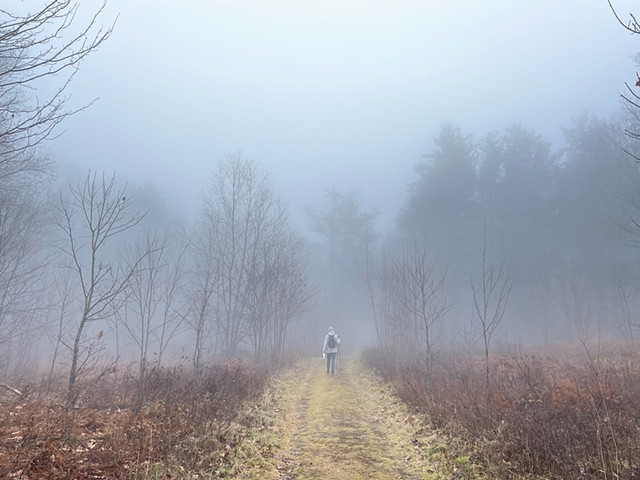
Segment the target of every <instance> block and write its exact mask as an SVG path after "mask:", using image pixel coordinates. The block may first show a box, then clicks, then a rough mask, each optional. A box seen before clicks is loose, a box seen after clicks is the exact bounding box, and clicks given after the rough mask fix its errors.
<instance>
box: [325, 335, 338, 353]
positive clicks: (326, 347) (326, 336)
mask: <svg viewBox="0 0 640 480" xmlns="http://www.w3.org/2000/svg"><path fill="white" fill-rule="evenodd" d="M330 333H333V335H334V336H335V337H336V346H335V347H334V348H329V346H328V345H327V342H328V341H329V335H330ZM338 345H340V337H338V334H337V333H335V332H334V331H331V332H329V333H327V334H326V335H325V336H324V344H323V345H322V353H338Z"/></svg>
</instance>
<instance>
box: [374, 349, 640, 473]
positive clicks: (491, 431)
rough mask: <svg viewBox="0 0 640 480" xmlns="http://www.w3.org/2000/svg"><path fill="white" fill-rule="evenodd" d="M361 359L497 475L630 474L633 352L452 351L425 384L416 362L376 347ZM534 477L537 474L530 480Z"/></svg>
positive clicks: (638, 451)
mask: <svg viewBox="0 0 640 480" xmlns="http://www.w3.org/2000/svg"><path fill="white" fill-rule="evenodd" d="M365 359H366V361H367V362H368V364H369V365H371V366H373V367H375V369H376V371H377V372H378V373H379V374H381V375H382V376H384V377H386V378H388V379H389V380H393V382H394V385H395V386H396V390H397V393H398V395H399V396H400V397H401V398H402V399H403V400H404V401H406V402H407V403H409V404H410V405H412V406H413V407H414V408H416V409H418V410H419V411H421V412H423V413H425V414H427V415H428V416H429V418H430V419H431V421H432V422H433V424H434V425H435V426H437V427H440V428H445V429H447V430H449V431H450V432H452V433H454V434H456V435H457V436H459V437H463V438H465V439H467V441H468V442H469V447H470V449H472V450H475V452H476V453H477V455H478V456H480V457H481V458H483V459H484V460H485V461H486V463H487V464H489V465H492V466H493V468H495V469H497V470H496V475H497V476H499V477H500V478H522V477H523V476H525V478H526V476H527V475H529V476H532V477H533V476H543V477H545V478H602V479H609V478H621V479H622V478H637V475H638V474H640V462H639V461H638V459H639V458H640V442H638V431H639V428H640V396H639V395H638V391H639V388H640V356H638V355H637V354H636V353H634V354H630V353H628V352H627V353H624V354H618V353H616V354H613V353H612V354H610V355H608V356H600V357H598V358H597V359H594V358H592V359H590V360H588V361H587V362H585V361H584V359H580V358H578V357H576V358H573V359H565V358H563V359H558V358H556V357H552V356H546V355H543V354H540V353H537V354H527V353H523V352H521V351H519V352H517V353H514V354H513V355H511V356H502V357H496V358H494V359H493V360H492V365H491V372H492V382H491V390H490V391H487V389H486V382H485V379H484V377H485V372H484V371H483V370H484V365H483V360H482V359H481V358H475V357H458V358H456V357H451V358H450V359H449V361H447V362H442V363H441V364H439V365H438V367H437V368H436V370H435V371H434V372H433V375H432V380H431V382H430V383H428V382H427V380H426V375H425V372H424V369H421V368H420V366H419V365H415V364H413V365H405V366H402V367H399V366H398V365H395V366H394V364H393V363H392V362H390V361H389V360H388V359H387V358H385V356H384V355H381V353H380V352H379V351H369V352H367V354H366V355H365ZM536 478H537V477H536Z"/></svg>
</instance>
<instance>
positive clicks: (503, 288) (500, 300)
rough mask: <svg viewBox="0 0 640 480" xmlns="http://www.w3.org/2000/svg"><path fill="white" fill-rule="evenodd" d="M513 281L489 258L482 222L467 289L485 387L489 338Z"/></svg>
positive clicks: (503, 264) (507, 273)
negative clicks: (481, 353)
mask: <svg viewBox="0 0 640 480" xmlns="http://www.w3.org/2000/svg"><path fill="white" fill-rule="evenodd" d="M513 282H514V275H513V274H512V273H511V272H509V270H508V269H507V268H506V262H504V261H503V262H502V263H500V265H499V266H497V267H496V266H495V265H494V264H492V263H491V261H490V259H489V255H488V252H487V226H486V222H485V225H484V230H483V238H482V245H481V246H480V271H479V272H478V274H477V276H476V277H474V276H473V275H472V276H470V278H469V287H470V288H471V293H472V294H473V314H472V319H473V321H474V322H475V324H476V326H477V328H478V330H479V332H480V334H481V337H482V342H483V347H484V357H485V375H486V382H487V387H488V386H489V370H490V367H489V351H490V346H491V338H492V337H493V334H494V333H495V331H496V328H498V325H500V322H502V318H503V317H504V314H505V311H506V308H507V303H508V302H509V297H510V295H511V290H512V289H513Z"/></svg>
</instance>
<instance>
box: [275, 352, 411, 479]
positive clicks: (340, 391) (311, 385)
mask: <svg viewBox="0 0 640 480" xmlns="http://www.w3.org/2000/svg"><path fill="white" fill-rule="evenodd" d="M361 369H362V367H361V366H359V364H358V363H357V362H355V361H349V362H344V368H343V369H342V370H339V371H336V375H327V374H326V372H325V371H324V369H323V367H322V366H320V365H317V364H316V365H314V366H312V368H311V369H310V370H309V371H307V372H306V375H304V377H303V378H301V380H302V381H303V382H304V386H303V389H302V391H301V397H300V398H299V400H298V402H297V411H296V413H295V420H294V422H293V430H292V432H291V434H292V435H291V438H290V442H289V452H287V454H286V457H287V461H286V464H287V465H288V468H287V469H286V470H287V471H286V472H281V473H282V476H281V478H283V479H296V480H298V479H299V480H303V479H304V480H313V479H320V478H323V479H324V478H331V479H337V480H340V479H349V480H357V479H368V480H375V479H418V478H421V475H419V474H418V473H417V472H415V471H414V472H411V471H410V470H411V468H410V467H409V465H408V464H407V463H406V462H405V456H406V454H407V451H406V449H403V448H402V446H400V445H399V444H398V443H397V442H395V441H393V440H392V439H391V438H390V437H391V436H390V433H391V432H389V431H388V429H387V427H385V426H384V423H383V422H379V421H378V420H379V418H380V415H381V413H380V408H381V406H380V405H379V402H378V401H377V400H379V398H378V397H377V395H376V392H375V391H373V390H374V389H373V386H372V385H371V384H369V383H367V382H366V381H365V379H363V378H362V370H361Z"/></svg>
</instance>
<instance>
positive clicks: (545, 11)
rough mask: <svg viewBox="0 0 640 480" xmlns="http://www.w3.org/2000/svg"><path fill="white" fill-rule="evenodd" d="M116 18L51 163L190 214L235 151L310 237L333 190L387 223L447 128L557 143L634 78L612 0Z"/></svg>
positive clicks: (344, 1) (376, 2)
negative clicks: (152, 192) (129, 187)
mask: <svg viewBox="0 0 640 480" xmlns="http://www.w3.org/2000/svg"><path fill="white" fill-rule="evenodd" d="M614 5H615V6H616V7H617V8H618V10H619V13H620V14H621V15H622V16H623V17H624V18H627V14H628V12H630V11H633V9H634V8H635V6H636V5H635V2H631V1H620V2H615V3H614ZM87 8H88V7H87ZM91 8H93V7H91ZM116 16H118V20H117V23H116V26H115V31H114V34H113V36H112V38H111V39H110V40H109V41H108V42H107V43H106V44H105V45H104V46H103V47H102V48H101V49H100V50H99V51H98V52H96V53H95V54H94V55H92V56H91V57H90V58H89V59H88V60H87V61H86V62H85V63H83V65H82V67H81V72H79V75H78V76H77V77H76V79H75V80H74V82H73V85H72V86H71V91H72V92H73V99H72V103H76V104H82V103H86V102H87V101H90V100H91V99H93V98H95V97H99V100H98V101H97V103H95V104H94V105H93V106H92V107H91V108H90V109H88V110H86V111H85V112H82V113H81V114H79V115H76V116H74V117H72V118H70V119H69V120H68V121H66V122H65V130H66V131H65V133H64V134H63V135H62V137H61V138H59V139H57V140H56V141H55V142H52V143H51V144H50V150H51V153H52V155H53V156H54V158H55V159H56V160H58V161H60V162H62V163H63V164H69V165H74V166H79V167H82V168H83V169H84V168H93V169H100V170H106V171H108V172H109V171H116V172H117V173H118V174H119V176H121V177H123V178H124V179H127V180H129V181H135V182H138V183H141V184H145V183H151V184H154V185H155V186H157V187H158V189H160V190H161V191H163V192H164V194H165V196H166V199H167V200H168V201H169V203H170V204H171V205H172V206H173V207H174V208H175V210H176V211H177V212H179V213H181V214H183V215H185V216H187V217H194V216H195V214H196V213H197V209H198V204H199V194H200V192H201V191H202V190H203V189H204V188H205V187H206V185H207V183H208V180H209V178H210V172H211V170H212V169H214V168H215V166H216V164H217V162H218V161H219V160H220V159H222V158H224V156H225V155H227V154H229V153H233V152H236V151H238V150H240V151H242V153H243V154H244V155H245V156H247V157H250V158H254V159H256V160H257V161H259V162H260V164H261V165H262V166H263V167H264V168H265V169H266V170H267V171H269V172H271V173H272V176H273V179H274V182H275V186H276V189H277V191H278V193H279V194H280V195H281V196H282V197H283V198H285V199H287V200H288V201H289V204H290V207H291V211H292V214H293V217H294V219H296V220H297V221H298V222H299V223H300V226H301V227H302V228H305V227H308V221H307V219H306V215H305V213H304V209H305V207H307V206H309V207H312V208H316V207H318V206H319V205H321V204H322V201H323V195H324V190H325V189H327V188H330V187H337V188H338V189H340V190H342V191H353V190H359V191H360V192H361V196H360V200H361V202H362V205H363V208H365V209H378V210H379V211H380V212H381V217H380V220H381V221H382V223H383V224H384V223H385V222H386V223H387V224H389V225H390V224H391V222H392V220H393V217H394V216H395V214H396V213H397V210H398V208H399V206H400V204H401V203H402V201H403V199H404V197H405V193H406V185H407V183H408V182H410V181H412V180H413V178H414V170H413V169H414V166H415V165H416V163H417V162H418V161H419V160H420V158H421V155H422V154H423V153H425V152H428V151H430V150H431V145H432V138H433V137H434V136H435V135H436V134H437V133H438V131H439V129H440V126H441V125H442V124H443V123H446V122H448V123H452V124H454V125H455V126H458V127H460V128H461V129H462V130H463V131H464V132H465V133H471V134H474V135H477V136H481V135H484V134H485V133H488V132H490V131H494V130H499V129H503V128H505V127H506V126H508V125H510V124H512V123H514V122H518V123H521V124H523V125H524V126H526V127H528V128H531V129H533V130H536V131H538V132H539V133H541V134H542V135H543V136H544V137H545V139H547V140H551V141H553V142H556V143H561V142H562V132H561V128H562V127H568V126H570V124H571V119H572V118H575V117H577V116H578V115H580V114H582V113H584V112H590V113H594V114H596V115H598V116H601V117H605V118H607V117H609V116H611V115H613V114H615V113H616V112H619V111H620V108H621V107H620V102H619V94H620V93H622V92H623V91H624V88H625V87H624V83H625V82H630V83H634V81H635V78H636V73H635V72H636V65H635V63H634V60H633V58H632V55H633V54H634V53H635V52H636V51H637V44H638V43H637V38H634V37H632V36H631V35H630V34H628V33H627V32H625V31H624V29H623V28H622V27H621V26H620V25H619V24H618V23H617V21H616V19H615V17H614V16H613V14H612V12H611V10H610V8H609V5H608V3H607V2H606V1H605V0H562V1H558V0H537V1H535V2H531V1H528V0H527V1H525V0H508V1H507V0H503V1H496V0H493V1H482V2H479V1H472V0H447V1H444V0H442V1H433V0H424V1H415V0H408V1H402V0H393V1H392V0H388V1H382V0H367V1H362V0H357V1H348V0H323V1H316V0H308V1H293V0H291V1H285V0H272V1H242V0H229V1H219V0H214V1H205V0H200V1H197V0H109V3H108V5H107V15H106V16H105V18H115V17H116Z"/></svg>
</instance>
